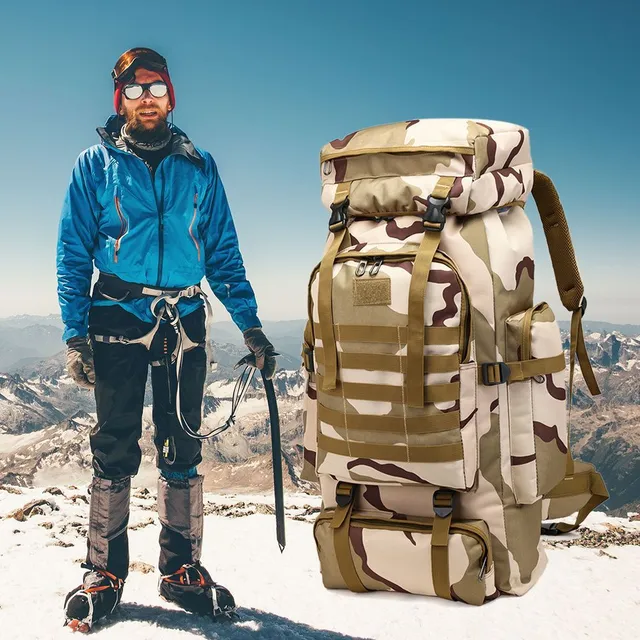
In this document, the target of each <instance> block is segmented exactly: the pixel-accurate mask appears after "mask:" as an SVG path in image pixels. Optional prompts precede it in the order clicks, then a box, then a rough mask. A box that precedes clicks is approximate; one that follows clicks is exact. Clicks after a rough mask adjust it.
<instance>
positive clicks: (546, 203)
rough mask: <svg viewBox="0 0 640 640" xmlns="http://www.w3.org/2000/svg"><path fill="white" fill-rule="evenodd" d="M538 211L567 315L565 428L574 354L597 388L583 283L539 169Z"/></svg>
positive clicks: (561, 216) (556, 203)
mask: <svg viewBox="0 0 640 640" xmlns="http://www.w3.org/2000/svg"><path fill="white" fill-rule="evenodd" d="M531 193H532V194H533V197H534V199H535V201H536V205H537V207H538V212H539V213H540V219H541V220H542V228H543V229H544V234H545V237H546V239H547V246H548V247H549V254H550V255H551V264H552V265H553V272H554V274H555V278H556V284H557V286H558V293H559V294H560V299H561V300H562V304H563V305H564V307H565V309H567V311H571V312H572V316H571V348H570V351H569V419H568V424H567V430H568V432H570V427H571V404H572V400H573V374H574V367H575V359H576V354H577V355H578V362H579V364H580V369H581V370H582V375H583V376H584V380H585V383H586V384H587V386H588V388H589V391H590V392H591V394H592V395H598V394H599V393H600V389H599V387H598V384H597V382H596V379H595V376H594V374H593V369H592V368H591V363H590V362H589V356H588V355H587V349H586V347H585V344H584V335H583V333H582V316H583V315H584V309H585V306H586V302H585V301H584V298H583V294H584V285H583V284H582V279H581V278H580V272H579V271H578V263H577V261H576V256H575V252H574V250H573V243H572V242H571V235H570V233H569V225H568V224H567V218H566V216H565V213H564V209H563V208H562V203H561V202H560V197H559V196H558V192H557V191H556V188H555V186H554V184H553V182H552V181H551V178H549V176H547V175H545V174H544V173H542V172H541V171H534V172H533V188H532V190H531ZM573 469H574V465H573V458H572V457H571V444H570V440H569V446H568V447H567V473H566V475H572V474H573Z"/></svg>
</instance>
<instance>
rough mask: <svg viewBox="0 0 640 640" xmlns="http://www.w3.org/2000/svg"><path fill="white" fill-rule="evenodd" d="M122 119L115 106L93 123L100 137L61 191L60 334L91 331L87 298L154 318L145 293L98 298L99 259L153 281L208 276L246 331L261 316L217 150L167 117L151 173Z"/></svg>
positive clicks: (124, 274)
mask: <svg viewBox="0 0 640 640" xmlns="http://www.w3.org/2000/svg"><path fill="white" fill-rule="evenodd" d="M122 122H123V121H122V120H121V119H120V118H119V117H118V116H111V117H110V118H109V120H107V123H106V125H105V127H104V128H99V129H98V130H97V131H98V133H99V134H100V136H101V138H102V141H101V143H100V144H96V145H94V146H92V147H90V148H89V149H86V150H85V151H83V152H82V153H81V154H80V155H79V156H78V159H77V160H76V163H75V166H74V168H73V173H72V175H71V180H70V182H69V186H68V189H67V193H66V196H65V199H64V204H63V207H62V215H61V219H60V225H59V232H58V251H57V271H58V300H59V303H60V309H61V312H62V321H63V322H64V324H65V331H64V334H63V340H65V341H66V340H68V339H69V338H72V337H74V336H85V335H87V332H88V314H89V308H90V306H91V304H94V305H96V304H120V305H121V306H122V307H124V308H125V309H126V310H127V311H130V312H131V313H133V314H135V315H136V316H137V317H138V318H140V319H141V320H143V321H146V322H152V321H153V320H154V318H153V317H152V315H151V312H150V310H149V304H150V299H148V298H139V299H135V300H132V301H129V302H123V303H114V302H110V301H93V302H92V300H91V297H90V288H91V278H92V274H93V263H94V262H95V266H96V268H97V269H98V270H100V271H102V272H103V273H108V274H113V275H116V276H118V277H119V278H121V279H122V280H126V281H128V282H135V283H138V284H146V285H150V286H156V287H164V288H182V287H187V286H189V285H192V284H197V283H200V281H201V280H202V278H203V277H204V276H206V277H207V280H208V281H209V285H210V286H211V289H212V291H213V292H214V294H215V295H216V297H217V298H218V299H219V300H220V301H221V302H222V303H223V304H224V306H225V307H226V309H227V310H228V311H229V313H230V315H231V317H232V318H233V320H234V322H235V323H236V325H237V326H238V328H239V329H240V330H241V331H244V330H245V329H248V328H249V327H259V326H261V324H260V321H259V320H258V316H257V304H256V300H255V295H254V293H253V289H252V288H251V285H250V283H249V282H248V280H247V278H246V274H245V269H244V265H243V262H242V256H241V254H240V250H239V247H238V238H237V235H236V230H235V226H234V223H233V219H232V217H231V212H230V210H229V204H228V202H227V197H226V194H225V191H224V187H223V185H222V181H221V180H220V175H219V174H218V170H217V167H216V164H215V162H214V160H213V158H212V157H211V154H209V153H208V152H207V151H203V150H202V149H199V148H197V147H195V146H194V145H193V144H192V143H191V142H190V141H189V139H188V138H187V136H186V135H185V134H184V132H183V131H181V130H180V129H179V128H178V127H176V126H175V125H172V124H171V125H169V126H170V127H171V129H172V132H173V134H174V135H173V138H172V140H171V142H170V143H169V144H171V145H172V149H171V153H170V155H168V156H167V157H166V158H165V159H164V160H162V162H161V163H160V164H159V165H158V168H157V169H156V172H155V177H154V178H152V176H151V172H150V170H149V169H148V167H147V165H146V164H145V163H144V161H143V160H142V159H141V158H139V157H137V156H135V155H134V154H132V153H131V152H129V151H128V150H127V149H126V146H125V145H124V143H123V142H122V140H120V138H119V135H118V134H119V131H120V127H121V126H122ZM201 305H202V300H200V299H197V298H196V299H182V300H180V303H179V305H178V308H179V310H180V313H181V315H186V314H187V313H190V312H191V311H194V310H195V309H197V308H198V307H200V306H201Z"/></svg>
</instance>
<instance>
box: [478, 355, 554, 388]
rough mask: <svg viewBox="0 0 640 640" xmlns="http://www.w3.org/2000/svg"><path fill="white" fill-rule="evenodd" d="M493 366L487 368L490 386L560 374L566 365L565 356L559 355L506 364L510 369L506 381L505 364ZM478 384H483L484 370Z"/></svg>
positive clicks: (496, 363)
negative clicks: (549, 374)
mask: <svg viewBox="0 0 640 640" xmlns="http://www.w3.org/2000/svg"><path fill="white" fill-rule="evenodd" d="M491 364H492V365H493V366H489V367H487V368H486V373H487V381H488V382H489V383H490V384H500V383H503V382H519V381H521V380H527V379H528V378H534V377H536V376H544V375H545V374H547V373H558V372H560V371H564V369H565V367H566V363H565V361H564V354H563V353H559V354H558V355H557V356H552V357H550V358H533V359H532V360H519V361H518V362H505V363H504V364H506V365H507V367H509V376H508V378H506V379H504V380H503V379H502V378H501V373H502V369H501V368H500V365H501V364H503V363H500V362H495V363H491ZM478 382H479V383H481V384H483V383H484V379H483V377H482V369H478Z"/></svg>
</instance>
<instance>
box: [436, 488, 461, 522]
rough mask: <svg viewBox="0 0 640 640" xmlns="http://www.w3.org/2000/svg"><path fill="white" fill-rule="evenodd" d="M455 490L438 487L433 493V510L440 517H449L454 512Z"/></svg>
mask: <svg viewBox="0 0 640 640" xmlns="http://www.w3.org/2000/svg"><path fill="white" fill-rule="evenodd" d="M455 495H456V494H455V491H451V489H438V490H437V491H436V492H435V493H434V494H433V512H434V513H435V514H436V516H437V517H438V518H448V517H449V516H450V515H451V514H452V513H453V498H454V496H455Z"/></svg>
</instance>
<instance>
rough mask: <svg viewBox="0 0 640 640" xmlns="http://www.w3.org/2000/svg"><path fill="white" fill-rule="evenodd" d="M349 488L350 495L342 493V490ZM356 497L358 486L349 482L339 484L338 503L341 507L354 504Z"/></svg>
mask: <svg viewBox="0 0 640 640" xmlns="http://www.w3.org/2000/svg"><path fill="white" fill-rule="evenodd" d="M345 487H349V493H341V492H340V489H344V488H345ZM355 497H356V485H355V484H351V483H349V482H338V486H337V487H336V503H337V504H338V506H339V507H346V506H348V505H349V504H351V503H352V502H353V499H354V498H355Z"/></svg>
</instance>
